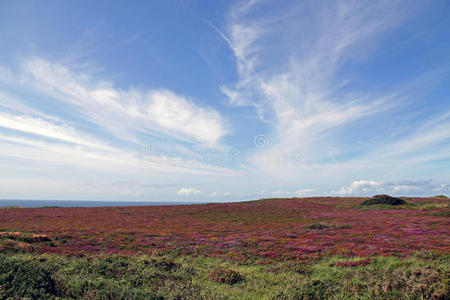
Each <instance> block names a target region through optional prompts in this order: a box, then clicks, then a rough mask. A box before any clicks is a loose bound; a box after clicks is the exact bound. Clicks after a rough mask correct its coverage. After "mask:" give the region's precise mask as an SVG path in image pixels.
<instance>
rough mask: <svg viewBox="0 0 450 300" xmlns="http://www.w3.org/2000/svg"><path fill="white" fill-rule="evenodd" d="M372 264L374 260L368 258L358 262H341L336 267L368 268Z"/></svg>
mask: <svg viewBox="0 0 450 300" xmlns="http://www.w3.org/2000/svg"><path fill="white" fill-rule="evenodd" d="M371 262H372V260H371V259H370V258H367V259H362V260H358V261H340V262H337V263H335V265H336V266H337V267H358V266H367V265H368V264H370V263H371Z"/></svg>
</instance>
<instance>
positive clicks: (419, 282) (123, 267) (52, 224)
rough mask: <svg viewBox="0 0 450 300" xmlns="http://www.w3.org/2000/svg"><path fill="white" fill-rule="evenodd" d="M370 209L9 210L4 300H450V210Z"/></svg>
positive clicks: (275, 202)
mask: <svg viewBox="0 0 450 300" xmlns="http://www.w3.org/2000/svg"><path fill="white" fill-rule="evenodd" d="M365 200H367V199H363V198H325V197H323V198H297V199H270V200H261V201H253V202H245V203H228V204H205V205H187V206H165V207H163V206H160V207H108V208H106V207H105V208H70V209H68V208H34V209H33V208H11V209H7V210H0V228H2V229H0V299H8V298H13V299H15V298H31V299H51V298H60V299H61V298H62V299H449V298H450V280H449V278H450V256H449V255H450V247H449V240H448V236H449V233H450V232H449V227H448V211H449V203H450V200H448V199H445V198H439V199H438V198H408V204H406V205H386V204H377V205H367V206H361V205H360V203H361V202H363V201H365ZM361 207H367V208H369V207H370V209H362V208H361Z"/></svg>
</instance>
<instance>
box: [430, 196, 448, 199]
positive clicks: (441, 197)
mask: <svg viewBox="0 0 450 300" xmlns="http://www.w3.org/2000/svg"><path fill="white" fill-rule="evenodd" d="M433 198H438V199H448V197H447V196H445V195H436V196H434V197H433Z"/></svg>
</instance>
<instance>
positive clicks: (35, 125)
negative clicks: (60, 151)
mask: <svg viewBox="0 0 450 300" xmlns="http://www.w3.org/2000/svg"><path fill="white" fill-rule="evenodd" d="M0 127H4V128H8V129H13V130H16V131H22V132H26V133H32V134H35V135H40V136H43V137H47V138H51V139H56V140H59V141H63V142H69V143H73V144H78V145H83V146H88V147H93V148H99V149H103V150H112V148H111V147H109V146H108V145H106V144H105V143H103V142H101V141H98V140H96V139H95V138H93V137H90V136H88V135H86V134H82V133H80V132H77V131H76V130H75V129H74V128H72V127H69V126H67V125H64V124H62V125H56V124H53V123H51V122H49V121H46V120H43V119H40V118H34V117H30V116H23V115H22V116H21V115H12V114H7V113H2V112H1V111H0Z"/></svg>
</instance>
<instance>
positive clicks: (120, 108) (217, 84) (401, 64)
mask: <svg viewBox="0 0 450 300" xmlns="http://www.w3.org/2000/svg"><path fill="white" fill-rule="evenodd" d="M380 193H388V194H391V195H397V196H430V195H438V194H447V195H448V194H450V2H449V1H446V0H435V1H431V0H429V1H401V0H396V1H316V0H314V1H275V0H274V1H267V0H261V1H224V0H216V1H208V0H203V1H200V0H167V1H157V0H152V1H100V0H99V1H86V0H82V1H68V0H63V1H51V0H49V1H45V3H43V2H42V1H26V0H22V1H14V0H2V1H0V199H49V200H53V199H61V200H133V201H136V200H147V201H158V202H160V201H189V202H192V201H198V202H215V201H217V202H223V201H239V200H248V199H258V198H270V197H307V196H326V195H327V196H370V195H374V194H380Z"/></svg>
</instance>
